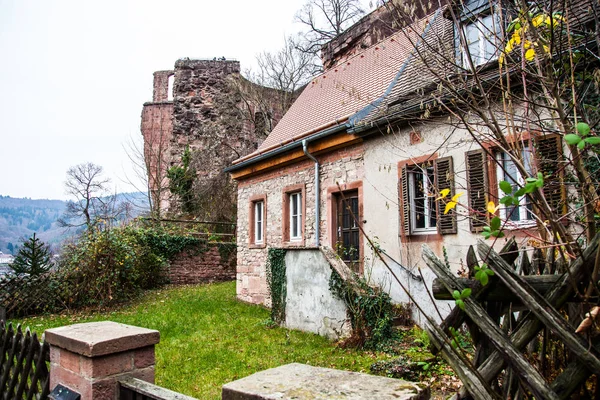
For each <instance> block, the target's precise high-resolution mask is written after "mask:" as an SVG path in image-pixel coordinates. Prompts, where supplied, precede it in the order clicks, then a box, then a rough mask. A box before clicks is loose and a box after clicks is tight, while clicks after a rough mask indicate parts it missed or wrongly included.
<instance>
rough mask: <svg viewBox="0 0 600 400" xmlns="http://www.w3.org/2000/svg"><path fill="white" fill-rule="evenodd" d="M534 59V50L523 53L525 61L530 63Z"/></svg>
mask: <svg viewBox="0 0 600 400" xmlns="http://www.w3.org/2000/svg"><path fill="white" fill-rule="evenodd" d="M534 58H535V50H533V49H529V50H527V51H526V52H525V59H526V60H527V61H531V60H533V59H534Z"/></svg>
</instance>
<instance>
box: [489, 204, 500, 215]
mask: <svg viewBox="0 0 600 400" xmlns="http://www.w3.org/2000/svg"><path fill="white" fill-rule="evenodd" d="M498 208H500V206H497V205H495V204H494V202H493V201H490V202H489V203H487V210H488V212H489V213H490V214H495V213H496V211H498Z"/></svg>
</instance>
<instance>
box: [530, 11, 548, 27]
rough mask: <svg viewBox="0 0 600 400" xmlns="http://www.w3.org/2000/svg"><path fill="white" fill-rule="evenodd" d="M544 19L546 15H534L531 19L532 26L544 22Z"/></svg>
mask: <svg viewBox="0 0 600 400" xmlns="http://www.w3.org/2000/svg"><path fill="white" fill-rule="evenodd" d="M546 19H547V17H546V16H545V15H544V14H540V15H538V16H537V17H534V18H533V19H532V20H531V23H532V24H533V26H535V27H536V28H537V27H538V26H540V25H541V24H543V23H544V22H546Z"/></svg>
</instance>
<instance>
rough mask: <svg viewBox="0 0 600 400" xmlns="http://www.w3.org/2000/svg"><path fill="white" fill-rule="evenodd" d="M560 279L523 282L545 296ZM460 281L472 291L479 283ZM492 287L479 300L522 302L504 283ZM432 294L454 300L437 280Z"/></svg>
mask: <svg viewBox="0 0 600 400" xmlns="http://www.w3.org/2000/svg"><path fill="white" fill-rule="evenodd" d="M559 279H560V276H558V275H528V276H524V277H523V280H525V282H527V284H529V285H530V286H531V287H532V288H533V289H534V290H535V291H536V292H538V293H539V294H541V295H544V294H546V293H547V292H548V291H549V290H551V289H552V288H553V287H554V285H556V282H558V280H559ZM458 281H459V282H460V284H461V285H463V286H464V287H468V288H471V289H475V288H476V287H477V285H478V283H479V282H478V281H477V280H475V279H468V278H458ZM492 286H493V287H490V290H489V291H487V293H485V294H484V295H483V296H478V299H479V300H482V301H498V302H518V301H519V300H520V299H519V297H518V296H517V295H516V294H514V293H512V292H511V291H509V290H508V288H507V286H506V285H505V284H504V283H502V282H497V283H495V284H494V285H492ZM432 292H433V297H434V298H435V299H436V300H453V297H452V293H450V292H449V291H448V290H447V289H446V288H445V287H444V285H443V284H442V282H441V281H440V280H439V279H437V278H436V279H434V280H433V286H432Z"/></svg>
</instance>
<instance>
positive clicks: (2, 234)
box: [0, 193, 148, 254]
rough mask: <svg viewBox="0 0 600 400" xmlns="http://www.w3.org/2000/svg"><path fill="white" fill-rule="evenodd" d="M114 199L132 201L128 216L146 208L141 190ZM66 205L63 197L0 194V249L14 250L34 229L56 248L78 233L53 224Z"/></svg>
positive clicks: (135, 214) (8, 252)
mask: <svg viewBox="0 0 600 400" xmlns="http://www.w3.org/2000/svg"><path fill="white" fill-rule="evenodd" d="M117 201H118V202H122V201H126V202H129V203H131V204H132V207H131V209H132V212H131V214H132V215H131V217H136V216H138V215H140V214H142V213H144V212H146V211H147V210H148V206H147V198H146V195H145V194H144V193H119V194H117ZM66 204H67V202H66V201H63V200H47V199H40V200H34V199H29V198H17V197H10V196H2V195H0V251H2V252H4V253H5V254H11V253H16V250H15V248H16V247H17V246H20V245H21V243H22V242H23V240H24V239H26V238H28V237H30V236H31V235H33V233H34V232H36V233H37V236H38V237H39V238H40V239H41V240H42V241H44V242H45V243H47V244H49V245H50V246H51V247H52V249H53V251H57V250H58V249H59V247H60V244H61V243H62V241H63V240H64V239H66V238H68V237H70V236H73V235H74V234H76V233H77V231H76V230H74V229H65V228H61V227H59V226H58V224H57V223H56V220H57V219H58V218H59V217H60V216H61V215H62V213H63V211H64V209H65V206H66ZM11 250H12V251H11Z"/></svg>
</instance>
